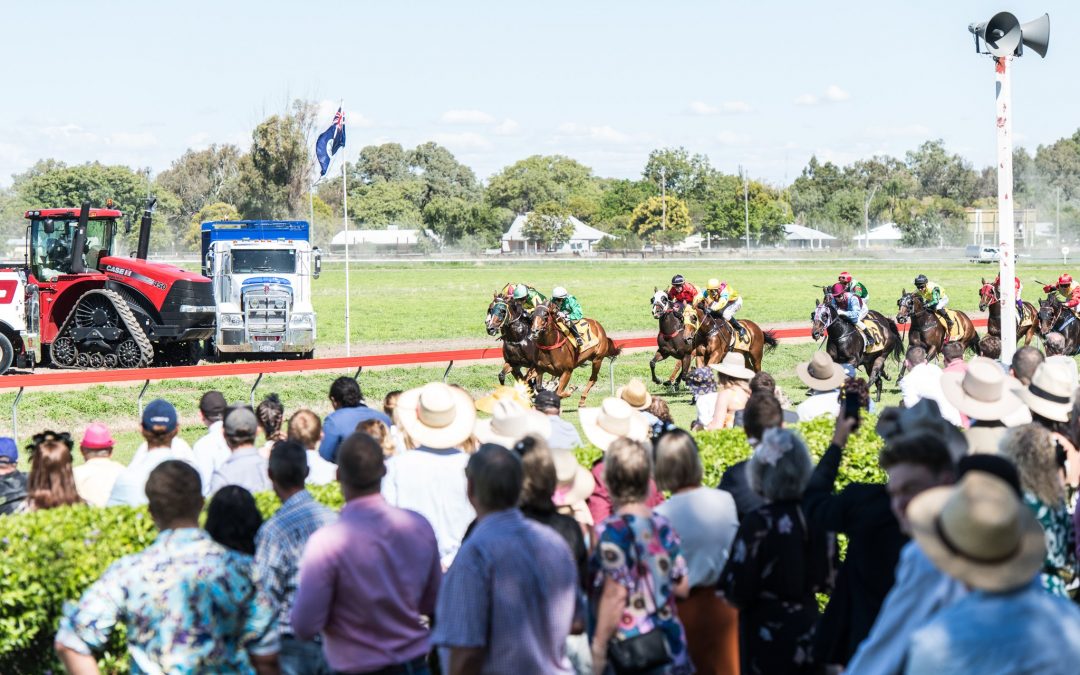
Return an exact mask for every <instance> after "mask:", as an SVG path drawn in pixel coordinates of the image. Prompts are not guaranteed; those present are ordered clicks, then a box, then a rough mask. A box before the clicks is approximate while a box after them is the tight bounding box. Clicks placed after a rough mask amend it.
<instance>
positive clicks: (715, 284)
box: [705, 279, 720, 291]
mask: <svg viewBox="0 0 1080 675" xmlns="http://www.w3.org/2000/svg"><path fill="white" fill-rule="evenodd" d="M705 290H707V291H718V290H720V280H719V279H709V283H708V285H707V286H705Z"/></svg>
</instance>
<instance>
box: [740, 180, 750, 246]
mask: <svg viewBox="0 0 1080 675" xmlns="http://www.w3.org/2000/svg"><path fill="white" fill-rule="evenodd" d="M739 173H741V174H742V175H743V177H742V179H743V180H742V191H743V192H742V194H743V208H744V209H745V211H746V255H747V256H749V255H750V183H749V181H748V180H747V177H746V173H745V172H744V171H743V168H742V167H741V166H740V167H739Z"/></svg>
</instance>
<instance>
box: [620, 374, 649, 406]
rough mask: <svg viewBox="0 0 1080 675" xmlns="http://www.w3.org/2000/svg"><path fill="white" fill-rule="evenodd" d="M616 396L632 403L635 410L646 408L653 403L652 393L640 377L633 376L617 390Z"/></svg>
mask: <svg viewBox="0 0 1080 675" xmlns="http://www.w3.org/2000/svg"><path fill="white" fill-rule="evenodd" d="M615 396H617V397H618V398H621V399H622V400H624V401H626V402H627V403H629V404H630V407H631V408H634V409H635V410H645V409H646V408H648V407H649V406H651V405H652V394H650V393H649V390H648V389H647V388H646V387H645V383H644V382H642V381H641V379H640V378H637V377H635V378H633V379H631V380H630V381H629V382H627V383H626V384H625V385H624V386H622V387H619V388H618V389H616V390H615Z"/></svg>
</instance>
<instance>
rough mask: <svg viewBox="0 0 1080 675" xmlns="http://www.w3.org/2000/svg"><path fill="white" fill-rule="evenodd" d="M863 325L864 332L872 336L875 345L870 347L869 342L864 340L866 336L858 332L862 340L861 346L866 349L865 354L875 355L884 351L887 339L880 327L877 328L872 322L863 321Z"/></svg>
mask: <svg viewBox="0 0 1080 675" xmlns="http://www.w3.org/2000/svg"><path fill="white" fill-rule="evenodd" d="M863 324H864V325H865V326H866V331H865V332H866V333H870V334H871V335H873V336H874V340H875V343H874V344H872V345H871V344H870V342H869V340H867V339H866V335H864V334H863V332H862V331H860V335H861V336H862V339H863V346H864V347H865V348H866V353H867V354H876V353H878V352H880V351H881V350H883V349H885V341H886V340H888V339H889V338H888V335H887V334H886V333H885V331H884V330H882V329H881V326H879V325H878V324H877V323H876V322H874V321H864V322H863Z"/></svg>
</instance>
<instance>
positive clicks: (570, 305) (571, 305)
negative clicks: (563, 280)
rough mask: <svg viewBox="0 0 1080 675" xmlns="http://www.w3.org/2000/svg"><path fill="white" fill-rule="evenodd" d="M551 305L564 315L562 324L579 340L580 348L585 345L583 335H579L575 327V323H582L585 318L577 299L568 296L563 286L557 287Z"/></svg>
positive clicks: (552, 293) (552, 294)
mask: <svg viewBox="0 0 1080 675" xmlns="http://www.w3.org/2000/svg"><path fill="white" fill-rule="evenodd" d="M551 305H552V306H553V307H554V308H555V309H556V310H557V311H558V312H559V313H560V314H561V315H562V319H563V321H562V322H561V323H562V325H563V326H565V327H566V328H567V330H569V331H570V334H571V335H573V336H574V339H575V340H577V344H578V347H580V346H582V345H583V344H585V341H584V340H582V339H581V334H580V333H578V329H577V326H576V325H574V322H575V321H581V320H582V319H583V318H584V315H583V314H582V313H581V305H580V304H578V301H577V298H575V297H574V296H572V295H569V294H567V292H566V289H565V288H563V287H562V286H556V287H555V289H554V290H553V291H551Z"/></svg>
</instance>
